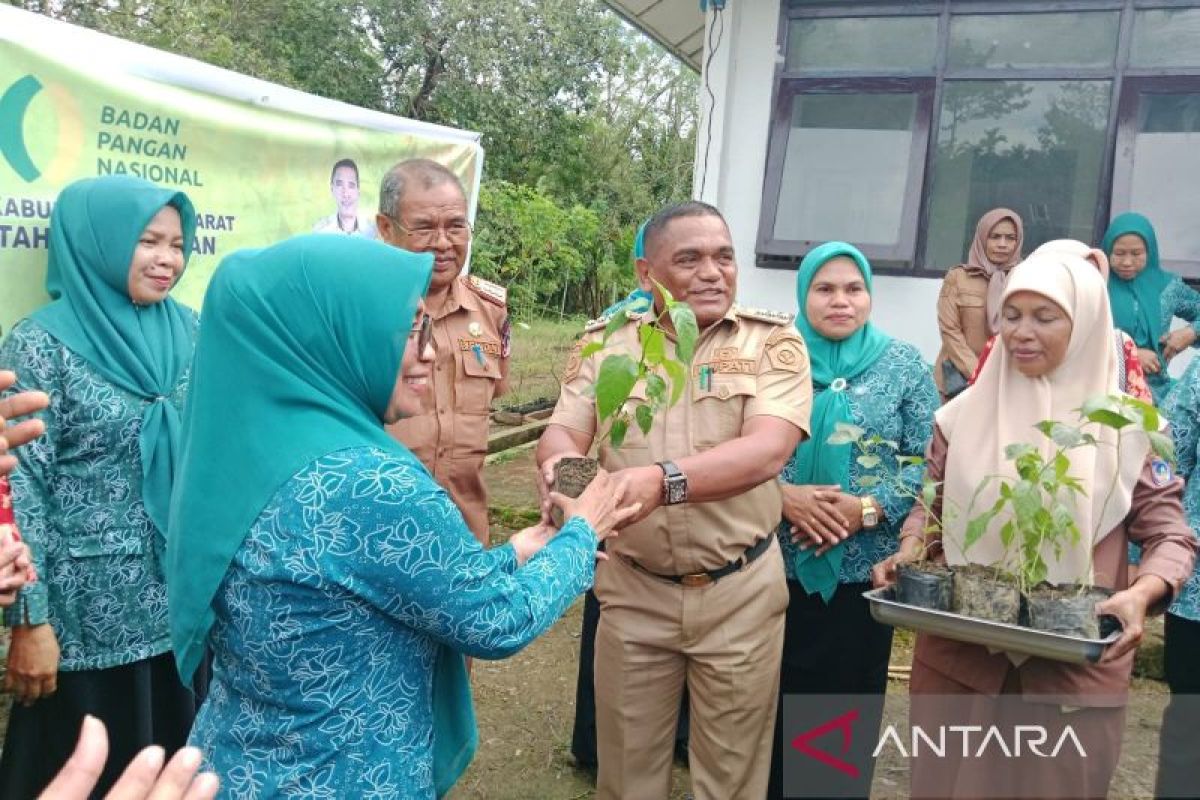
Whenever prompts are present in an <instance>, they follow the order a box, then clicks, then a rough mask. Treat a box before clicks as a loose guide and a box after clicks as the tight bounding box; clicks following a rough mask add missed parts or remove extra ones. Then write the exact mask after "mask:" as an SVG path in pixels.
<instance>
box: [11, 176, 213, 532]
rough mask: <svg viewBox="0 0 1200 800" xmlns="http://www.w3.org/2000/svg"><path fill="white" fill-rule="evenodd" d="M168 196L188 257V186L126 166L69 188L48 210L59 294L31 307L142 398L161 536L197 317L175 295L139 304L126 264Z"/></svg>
mask: <svg viewBox="0 0 1200 800" xmlns="http://www.w3.org/2000/svg"><path fill="white" fill-rule="evenodd" d="M166 206H171V207H172V208H174V209H176V210H177V211H178V212H179V217H180V221H181V222H182V223H183V258H184V265H185V266H186V264H187V259H188V256H189V255H190V254H191V249H192V241H193V239H194V237H195V233H196V212H195V211H194V210H193V208H192V203H191V201H190V200H188V198H187V195H185V194H183V193H182V192H176V191H174V190H171V189H162V188H160V187H158V186H155V185H154V184H152V183H150V182H149V181H144V180H141V179H140V178H130V177H125V176H109V177H103V178H88V179H86V180H81V181H76V182H75V183H72V184H71V185H70V186H68V187H67V188H65V189H63V190H62V193H61V194H59V196H58V200H57V202H56V203H55V205H54V212H53V213H52V214H51V216H50V260H49V265H48V267H47V271H46V291H47V292H48V293H49V294H50V297H52V298H53V302H51V303H50V304H49V305H46V306H42V307H41V308H39V309H38V310H37V311H35V312H33V314H31V315H30V319H32V320H34V321H35V322H37V323H38V324H39V325H41V326H42V327H43V328H45V329H46V330H47V331H48V332H49V333H50V335H51V336H53V337H54V338H55V339H57V340H58V341H60V342H62V343H63V345H65V346H66V347H67V348H68V349H69V350H71V351H72V352H74V353H75V354H76V355H78V356H79V357H80V358H82V359H83V360H85V361H87V362H88V364H90V365H91V366H92V367H93V368H94V369H95V370H96V371H97V372H98V373H100V375H101V376H103V377H104V379H105V380H107V381H109V382H111V383H112V384H113V385H115V386H118V387H120V388H121V389H123V390H125V391H126V392H129V393H130V394H133V395H136V396H137V397H140V398H141V399H143V400H145V401H146V408H145V410H144V411H143V412H142V429H141V435H140V438H139V444H140V450H141V459H142V502H143V503H144V504H145V506H146V513H147V514H148V515H149V517H150V519H151V521H153V522H154V524H155V526H156V527H157V528H158V531H159V533H160V534H162V535H164V536H165V535H166V530H167V505H168V503H169V502H170V497H171V484H172V479H173V475H174V463H175V460H176V458H177V457H178V453H179V435H180V428H179V425H180V423H179V414H178V412H176V410H175V407H174V406H173V405H171V402H170V400H169V398H170V395H171V392H172V391H174V389H175V385H176V384H177V383H178V382H179V378H180V376H181V375H183V373H184V370H186V369H187V367H188V364H189V363H190V361H191V358H192V349H193V347H194V345H195V335H194V330H195V322H194V316H193V314H192V312H191V311H190V310H188V309H187V308H185V307H184V306H182V305H180V304H179V303H176V302H175V301H174V300H173V299H171V298H170V297H168V298H167V299H165V300H163V301H162V302H160V303H154V304H152V305H148V306H139V305H134V303H133V301H132V300H131V299H130V297H129V268H130V264H131V262H132V261H133V254H134V250H135V248H136V247H137V245H138V241H139V239H140V238H141V235H142V231H144V230H145V229H146V226H147V225H149V224H150V220H152V219H153V218H154V216H155V215H156V214H157V213H158V212H159V211H161V210H162V209H163V208H165V207H166Z"/></svg>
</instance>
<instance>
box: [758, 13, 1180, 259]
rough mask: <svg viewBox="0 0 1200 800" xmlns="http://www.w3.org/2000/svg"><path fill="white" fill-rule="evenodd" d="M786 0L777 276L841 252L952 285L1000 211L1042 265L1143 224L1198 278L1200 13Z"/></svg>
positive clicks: (766, 247) (765, 216) (766, 225)
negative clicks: (973, 241) (828, 247)
mask: <svg viewBox="0 0 1200 800" xmlns="http://www.w3.org/2000/svg"><path fill="white" fill-rule="evenodd" d="M779 2H780V8H781V13H782V15H783V19H784V23H785V24H784V26H783V27H782V28H781V30H780V45H781V48H782V49H783V53H782V58H781V59H780V62H779V64H778V67H777V69H776V83H775V87H774V89H775V91H774V95H773V97H774V114H773V116H772V120H771V131H770V140H769V147H768V156H767V164H766V171H765V174H764V180H763V197H762V200H763V202H762V206H761V208H762V211H761V216H760V220H759V235H758V242H757V244H758V248H757V249H758V254H759V256H760V258H761V259H762V260H763V261H764V262H767V263H770V262H772V261H774V260H776V259H779V260H781V261H782V260H786V263H787V264H788V266H791V265H793V264H794V263H795V260H796V259H797V258H798V257H801V256H803V255H804V254H805V253H807V252H808V250H809V249H811V248H812V247H813V246H814V245H815V244H817V243H819V242H821V241H825V240H828V239H833V238H841V239H844V240H846V241H850V242H853V243H855V244H857V245H860V246H861V247H862V248H863V250H864V252H865V253H866V254H867V255H868V257H870V258H871V259H872V260H873V261H874V262H875V263H876V265H877V266H879V267H881V268H882V270H883V271H884V272H893V273H895V272H903V273H908V274H919V275H936V274H939V273H941V272H943V271H944V270H946V269H947V268H949V267H951V266H953V265H955V264H958V263H961V261H962V260H963V258H964V257H965V254H966V253H965V251H966V248H967V245H968V243H969V241H970V237H971V236H972V235H973V233H974V228H975V224H976V222H977V221H978V219H979V217H980V215H981V214H983V213H984V212H985V211H987V210H988V209H990V208H994V207H996V206H1008V207H1010V208H1013V209H1015V210H1016V211H1017V212H1018V213H1020V214H1021V216H1022V218H1023V220H1024V222H1025V234H1026V245H1025V246H1026V249H1027V250H1031V249H1033V248H1034V247H1036V246H1037V245H1039V244H1041V243H1042V242H1044V241H1046V240H1048V239H1052V238H1059V237H1071V238H1076V239H1080V240H1083V241H1088V242H1095V241H1097V240H1098V239H1099V238H1100V236H1101V235H1102V234H1103V231H1104V226H1105V224H1106V222H1107V220H1108V219H1109V218H1110V216H1111V214H1110V212H1111V213H1114V214H1115V213H1118V212H1120V211H1125V210H1128V209H1133V210H1137V211H1141V212H1143V213H1145V214H1146V215H1147V216H1149V217H1150V218H1151V219H1152V220H1153V221H1154V223H1155V225H1156V227H1157V228H1158V232H1159V238H1160V240H1161V243H1162V251H1163V259H1164V262H1165V263H1166V264H1167V265H1168V266H1169V267H1171V268H1172V269H1176V270H1179V271H1181V272H1183V274H1185V275H1187V276H1189V277H1194V278H1196V279H1198V280H1200V224H1197V223H1196V220H1198V219H1200V193H1198V192H1197V191H1196V190H1195V187H1196V186H1200V0H1059V1H1058V2H1054V3H1039V2H1036V0H910V1H909V2H904V0H779ZM1114 87H1120V88H1119V91H1120V97H1119V98H1117V97H1116V96H1115V92H1114ZM1118 100H1119V105H1117V106H1116V107H1115V108H1114V104H1116V103H1117V102H1118ZM1114 112H1115V113H1114ZM905 154H907V156H906V155H905Z"/></svg>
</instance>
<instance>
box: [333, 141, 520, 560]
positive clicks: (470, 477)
mask: <svg viewBox="0 0 1200 800" xmlns="http://www.w3.org/2000/svg"><path fill="white" fill-rule="evenodd" d="M379 209H380V211H379V214H378V215H377V216H376V222H377V225H378V229H379V235H380V238H381V239H383V240H384V241H386V242H388V243H389V244H393V245H395V246H396V247H402V248H404V249H405V250H411V251H413V252H417V253H433V255H434V264H433V277H432V279H431V280H430V284H429V293H428V294H427V295H426V297H425V308H426V310H427V311H428V313H429V315H430V317H432V319H433V340H434V346H435V348H436V350H437V364H436V366H435V368H434V372H433V391H432V392H427V393H426V394H425V406H424V408H423V410H422V412H421V414H420V415H419V416H416V417H411V418H409V419H404V420H401V421H400V422H398V423H396V424H395V425H390V426H388V431H389V432H390V433H391V434H392V435H393V436H395V437H396V439H397V440H399V441H400V442H401V443H402V444H403V445H404V446H405V447H407V448H408V449H409V450H411V451H412V452H413V454H414V455H416V456H417V458H419V459H421V462H422V463H423V464H425V466H426V467H428V468H429V471H430V472H431V473H433V477H434V479H435V480H436V481H437V482H438V483H439V484H440V485H441V486H442V487H443V488H445V489H446V491H448V492H449V493H450V496H451V497H452V498H453V499H454V502H455V503H456V504H457V505H458V507H459V509H460V510H461V511H462V513H463V516H464V517H465V518H466V520H467V525H468V526H469V527H470V528H471V531H472V532H473V533H474V534H475V538H476V539H478V540H479V541H480V542H481V543H483V544H485V545H486V544H487V541H488V513H487V488H486V487H485V486H484V485H483V458H484V456H485V455H487V439H488V422H489V416H490V413H491V404H492V398H494V397H499V396H500V395H502V394H503V393H504V391H505V390H506V388H507V382H508V356H509V325H508V306H507V304H506V302H507V293H506V292H505V290H504V288H503V287H501V286H497V285H496V284H494V283H490V282H488V281H485V280H481V279H479V278H476V277H474V276H465V275H462V270H463V265H464V264H466V261H467V252H468V250H469V248H470V245H471V225H470V222H469V221H468V220H467V198H466V193H465V192H464V191H463V188H462V184H461V183H459V181H458V178H457V176H455V174H454V173H453V172H451V171H450V170H448V169H446V168H445V167H443V166H442V165H441V164H438V163H437V162H435V161H429V160H427V159H412V160H409V161H402V162H401V163H399V164H397V165H396V166H394V167H392V168H391V169H390V170H388V173H387V175H385V176H384V178H383V184H382V186H381V187H380V191H379ZM352 267H353V265H348V268H352Z"/></svg>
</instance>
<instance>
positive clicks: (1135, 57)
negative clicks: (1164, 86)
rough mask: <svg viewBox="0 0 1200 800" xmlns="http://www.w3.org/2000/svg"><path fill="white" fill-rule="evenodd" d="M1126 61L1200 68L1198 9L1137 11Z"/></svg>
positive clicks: (1142, 65)
mask: <svg viewBox="0 0 1200 800" xmlns="http://www.w3.org/2000/svg"><path fill="white" fill-rule="evenodd" d="M1129 62H1130V64H1132V65H1134V66H1137V67H1200V9H1197V8H1192V9H1184V8H1179V9H1157V10H1148V11H1139V12H1137V14H1136V15H1135V16H1134V23H1133V50H1132V52H1131V53H1130V57H1129Z"/></svg>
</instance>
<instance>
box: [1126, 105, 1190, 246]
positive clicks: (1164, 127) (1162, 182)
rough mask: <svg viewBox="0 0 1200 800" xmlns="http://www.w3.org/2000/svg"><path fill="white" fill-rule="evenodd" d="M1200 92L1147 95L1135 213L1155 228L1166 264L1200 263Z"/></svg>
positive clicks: (1137, 148) (1136, 162) (1137, 145)
mask: <svg viewBox="0 0 1200 800" xmlns="http://www.w3.org/2000/svg"><path fill="white" fill-rule="evenodd" d="M1197 185H1200V92H1196V93H1187V94H1157V93H1155V94H1149V93H1147V94H1143V95H1142V96H1141V98H1140V102H1139V103H1138V120H1137V137H1136V139H1135V140H1134V152H1133V185H1132V187H1131V191H1130V201H1129V203H1130V208H1131V209H1132V210H1134V211H1138V212H1140V213H1142V214H1145V215H1146V216H1147V217H1149V218H1150V220H1151V221H1152V222H1153V223H1154V228H1155V233H1157V234H1158V243H1159V251H1160V253H1161V255H1162V257H1163V258H1165V259H1171V260H1178V261H1200V225H1198V224H1197V220H1200V194H1197V192H1196V186H1197Z"/></svg>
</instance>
